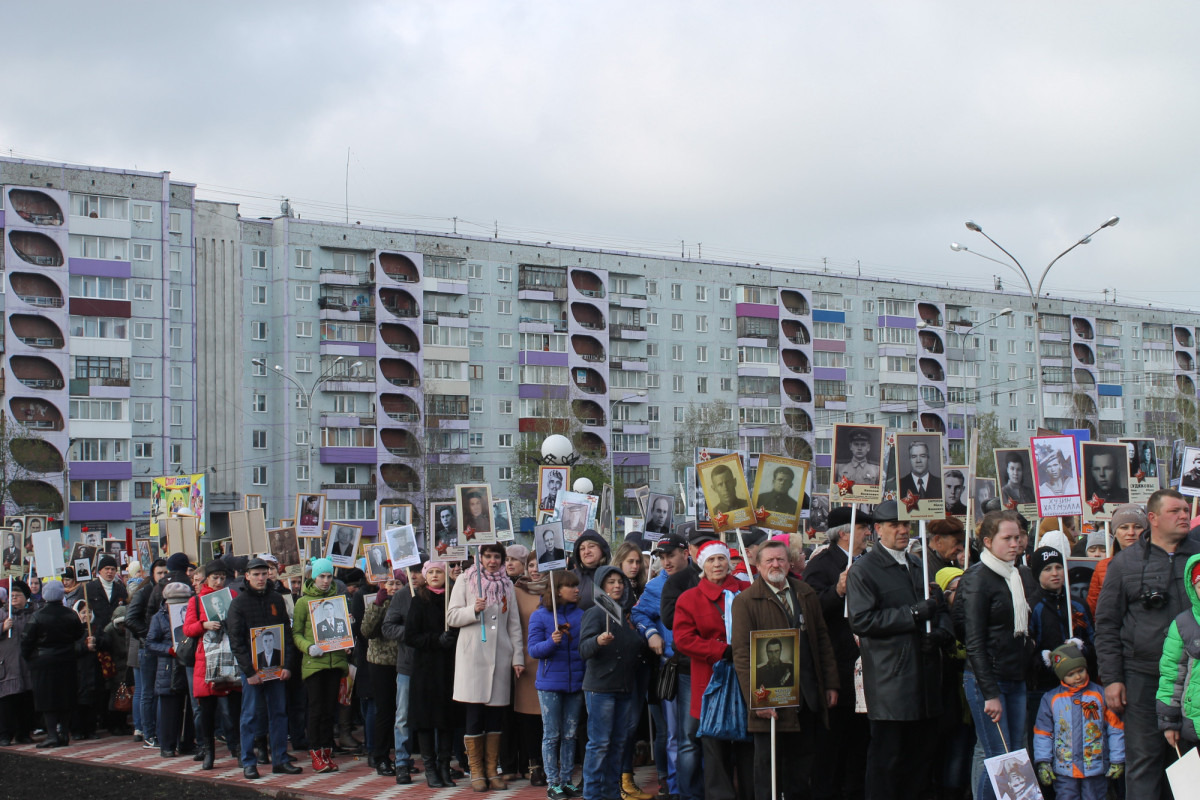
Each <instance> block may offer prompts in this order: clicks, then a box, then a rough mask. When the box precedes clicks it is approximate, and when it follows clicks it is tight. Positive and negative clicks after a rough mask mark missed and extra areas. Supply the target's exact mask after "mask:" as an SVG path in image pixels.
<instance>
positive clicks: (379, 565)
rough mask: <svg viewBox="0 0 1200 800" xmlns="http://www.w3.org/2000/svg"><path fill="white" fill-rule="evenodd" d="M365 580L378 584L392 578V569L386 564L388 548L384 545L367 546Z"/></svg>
mask: <svg viewBox="0 0 1200 800" xmlns="http://www.w3.org/2000/svg"><path fill="white" fill-rule="evenodd" d="M366 549H367V580H369V581H370V582H371V583H380V582H382V581H386V580H387V579H388V578H390V577H392V567H391V564H389V563H388V546H387V545H386V544H369V545H367V548H366Z"/></svg>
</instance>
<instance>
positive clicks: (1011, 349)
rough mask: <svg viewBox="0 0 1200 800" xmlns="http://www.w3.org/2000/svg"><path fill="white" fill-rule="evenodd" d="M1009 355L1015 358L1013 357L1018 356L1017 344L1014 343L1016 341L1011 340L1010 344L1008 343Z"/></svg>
mask: <svg viewBox="0 0 1200 800" xmlns="http://www.w3.org/2000/svg"><path fill="white" fill-rule="evenodd" d="M1008 354H1009V355H1010V356H1013V355H1016V354H1017V343H1016V342H1014V341H1011V340H1010V341H1009V343H1008Z"/></svg>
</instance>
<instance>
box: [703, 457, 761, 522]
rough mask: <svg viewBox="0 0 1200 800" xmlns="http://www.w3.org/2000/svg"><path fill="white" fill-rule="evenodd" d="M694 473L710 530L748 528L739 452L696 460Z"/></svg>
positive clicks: (747, 496)
mask: <svg viewBox="0 0 1200 800" xmlns="http://www.w3.org/2000/svg"><path fill="white" fill-rule="evenodd" d="M696 474H697V475H698V476H699V478H700V483H701V485H702V486H703V487H704V500H705V504H706V505H707V506H708V511H709V521H710V522H711V523H712V529H713V531H714V532H716V533H724V532H725V531H731V530H733V529H734V528H749V527H750V526H751V525H753V524H754V523H755V516H754V509H752V508H751V507H750V490H749V489H748V488H747V487H746V473H745V472H743V471H742V458H741V456H740V455H738V454H736V453H730V454H729V455H726V456H717V457H716V458H712V459H709V460H708V461H703V462H700V463H698V464H696Z"/></svg>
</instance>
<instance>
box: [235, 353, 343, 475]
mask: <svg viewBox="0 0 1200 800" xmlns="http://www.w3.org/2000/svg"><path fill="white" fill-rule="evenodd" d="M345 360H346V357H345V356H338V357H337V358H335V359H334V360H333V363H332V364H330V365H329V371H328V372H324V373H322V374H321V375H320V376H319V377H318V378H317V380H316V382H315V383H313V385H312V387H311V388H307V389H306V388H305V387H304V384H303V383H301V382H300V381H299V380H298V379H297V378H295V377H293V376H292V375H289V374H288V373H286V372H284V371H283V367H281V366H279V365H278V364H275V365H274V367H273V369H274V370H275V374H277V375H278V376H279V377H281V378H283V379H285V380H288V381H290V382H292V383H293V384H295V385H296V387H297V388H298V389H300V393H301V394H303V395H304V409H305V411H306V412H307V413H308V481H309V485H310V486H311V485H312V479H313V477H312V464H313V448H314V447H315V446H316V443H315V438H316V437H314V436H313V404H312V399H313V395H314V394H315V393H316V391H317V389H318V388H320V386H321V384H322V383H325V382H326V381H330V380H333V379H334V378H337V377H340V376H339V375H338V374H337V365H338V363H340V362H342V361H345ZM251 363H253V364H257V365H259V366H261V367H264V368H265V367H266V366H267V362H266V360H265V359H261V358H255V359H252V361H251ZM362 363H363V362H361V361H355V362H354V363H353V364H351V365H350V370H353V369H356V368H357V367H361V366H362Z"/></svg>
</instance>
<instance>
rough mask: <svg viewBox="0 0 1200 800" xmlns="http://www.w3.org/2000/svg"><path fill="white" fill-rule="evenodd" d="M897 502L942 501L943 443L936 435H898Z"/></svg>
mask: <svg viewBox="0 0 1200 800" xmlns="http://www.w3.org/2000/svg"><path fill="white" fill-rule="evenodd" d="M896 466H897V469H898V470H899V471H898V475H899V483H898V485H897V495H898V498H903V497H908V496H909V495H910V494H912V495H915V496H916V497H918V498H921V499H925V498H930V499H933V500H941V499H942V474H941V472H942V443H941V437H940V436H938V435H936V434H897V436H896Z"/></svg>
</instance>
